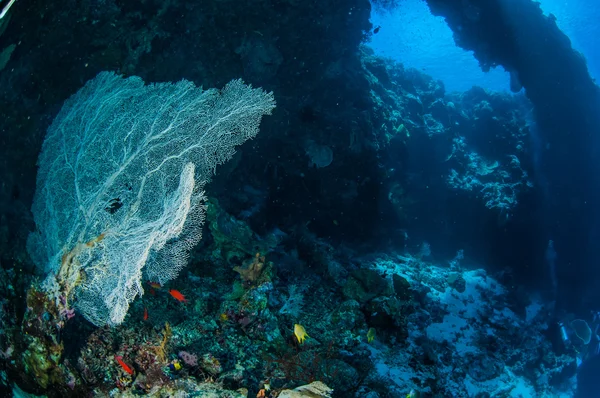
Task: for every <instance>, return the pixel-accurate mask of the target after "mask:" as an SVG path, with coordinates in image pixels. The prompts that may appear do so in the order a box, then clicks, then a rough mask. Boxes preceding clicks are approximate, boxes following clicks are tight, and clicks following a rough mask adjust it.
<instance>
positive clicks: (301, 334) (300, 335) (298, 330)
mask: <svg viewBox="0 0 600 398" xmlns="http://www.w3.org/2000/svg"><path fill="white" fill-rule="evenodd" d="M294 334H295V335H296V339H298V343H300V344H303V343H304V340H305V339H306V338H308V337H310V336H309V335H308V333H306V329H304V326H302V325H300V324H298V323H297V324H295V325H294Z"/></svg>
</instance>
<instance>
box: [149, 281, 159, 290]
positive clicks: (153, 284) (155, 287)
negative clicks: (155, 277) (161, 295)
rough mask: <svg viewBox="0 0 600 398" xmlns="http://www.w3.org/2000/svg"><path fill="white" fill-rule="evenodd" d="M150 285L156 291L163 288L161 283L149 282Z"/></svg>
mask: <svg viewBox="0 0 600 398" xmlns="http://www.w3.org/2000/svg"><path fill="white" fill-rule="evenodd" d="M148 284H149V285H150V287H152V288H154V289H160V288H161V287H162V286H161V284H160V283H158V282H150V281H148Z"/></svg>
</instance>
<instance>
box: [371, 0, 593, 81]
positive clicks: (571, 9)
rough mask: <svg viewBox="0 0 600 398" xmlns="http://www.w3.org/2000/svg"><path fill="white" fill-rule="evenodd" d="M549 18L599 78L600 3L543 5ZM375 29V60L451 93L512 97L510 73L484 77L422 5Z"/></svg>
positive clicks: (411, 3)
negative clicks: (477, 90)
mask: <svg viewBox="0 0 600 398" xmlns="http://www.w3.org/2000/svg"><path fill="white" fill-rule="evenodd" d="M540 3H541V5H542V9H543V11H544V13H545V14H549V13H552V14H553V15H554V16H556V18H557V24H558V26H559V28H561V29H562V30H563V32H565V33H566V34H567V36H569V38H570V39H571V42H572V45H573V47H574V48H575V49H577V50H578V51H580V52H581V53H583V55H584V56H585V57H586V59H587V60H588V68H589V70H590V73H591V75H592V76H593V77H595V78H596V79H597V78H598V77H600V45H599V43H598V39H596V38H598V37H600V24H599V23H598V22H597V21H600V2H598V1H597V0H572V1H564V0H542V1H540ZM371 21H372V23H373V26H381V29H380V31H379V32H378V33H377V34H375V35H373V38H372V41H371V46H372V47H373V49H374V50H375V52H376V53H377V54H380V55H383V56H386V57H390V58H393V59H395V60H397V61H399V62H402V63H403V64H404V65H405V66H407V67H413V68H416V69H419V70H422V71H423V72H425V73H427V74H429V75H431V76H433V77H434V78H436V79H440V80H442V81H443V82H444V84H445V86H446V90H447V91H464V90H468V89H470V88H471V87H472V86H473V85H477V86H481V87H484V88H487V89H491V90H499V91H508V90H509V79H508V73H506V72H505V71H504V69H503V68H502V67H498V68H496V69H492V70H491V71H490V72H488V73H484V72H482V71H481V69H480V68H479V64H478V62H477V60H476V59H475V58H474V57H473V55H472V52H467V51H465V50H463V49H461V48H459V47H457V46H456V45H455V44H454V39H453V38H452V32H451V30H450V28H449V27H448V26H447V25H446V23H445V22H444V19H443V18H441V17H435V16H433V15H431V13H430V12H429V8H428V7H427V5H426V4H425V2H424V1H423V0H404V1H403V2H402V3H401V6H400V7H399V8H398V9H397V10H395V11H394V12H392V13H373V15H372V17H371Z"/></svg>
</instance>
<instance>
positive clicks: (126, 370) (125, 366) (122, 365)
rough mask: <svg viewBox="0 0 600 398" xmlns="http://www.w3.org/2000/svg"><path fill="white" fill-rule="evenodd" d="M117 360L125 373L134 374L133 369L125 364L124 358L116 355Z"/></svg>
mask: <svg viewBox="0 0 600 398" xmlns="http://www.w3.org/2000/svg"><path fill="white" fill-rule="evenodd" d="M115 359H116V361H117V362H118V363H119V365H121V367H122V368H123V370H124V371H125V372H127V373H129V374H130V375H132V374H133V369H131V368H130V367H129V365H127V364H126V363H125V362H123V357H121V356H119V355H115Z"/></svg>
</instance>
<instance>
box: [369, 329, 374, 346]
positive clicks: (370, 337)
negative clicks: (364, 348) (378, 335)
mask: <svg viewBox="0 0 600 398" xmlns="http://www.w3.org/2000/svg"><path fill="white" fill-rule="evenodd" d="M373 340H375V328H371V329H369V331H368V332H367V342H368V343H372V342H373Z"/></svg>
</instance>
